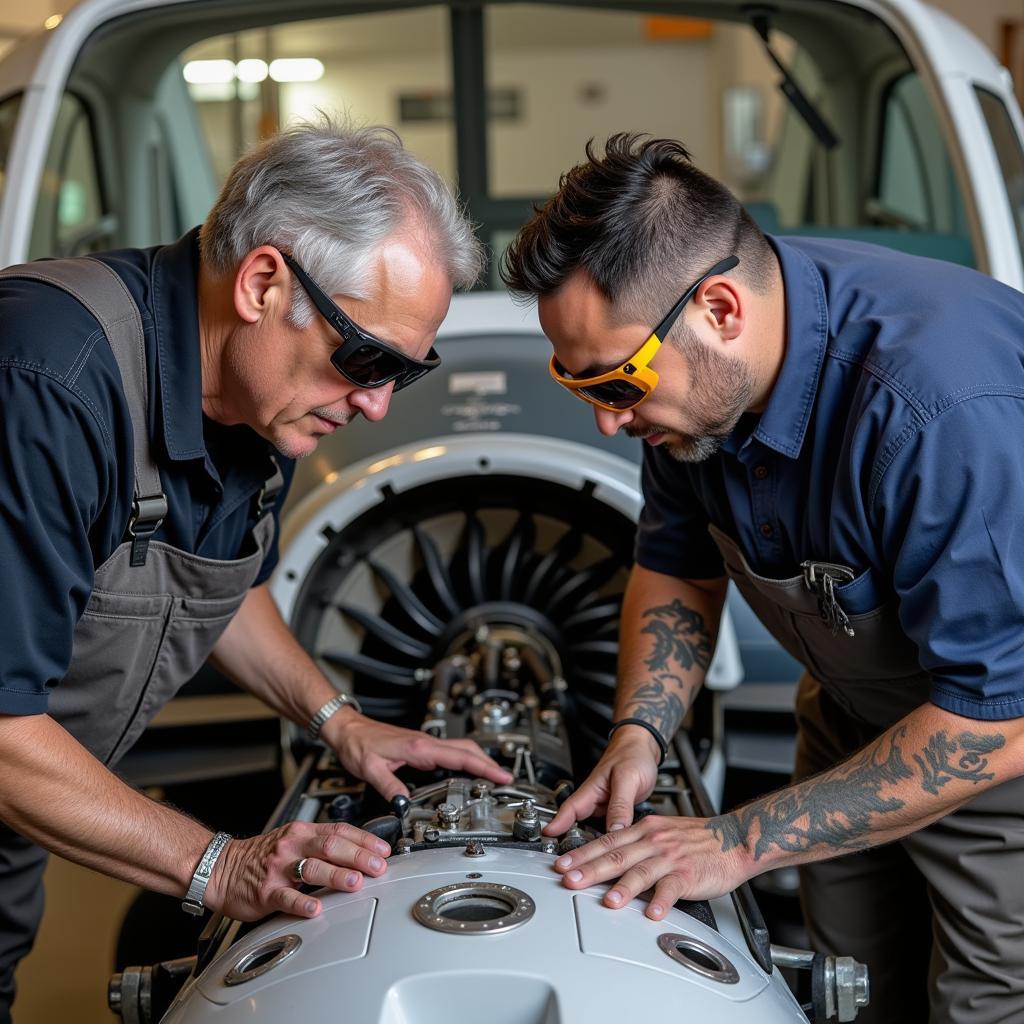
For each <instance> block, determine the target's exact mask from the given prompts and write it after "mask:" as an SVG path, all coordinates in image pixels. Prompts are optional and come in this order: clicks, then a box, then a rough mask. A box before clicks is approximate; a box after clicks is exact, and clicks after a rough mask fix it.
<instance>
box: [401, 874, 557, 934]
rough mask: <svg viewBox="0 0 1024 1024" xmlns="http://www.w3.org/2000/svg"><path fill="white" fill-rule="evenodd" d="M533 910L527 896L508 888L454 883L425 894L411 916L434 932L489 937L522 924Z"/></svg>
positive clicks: (534, 908)
mask: <svg viewBox="0 0 1024 1024" xmlns="http://www.w3.org/2000/svg"><path fill="white" fill-rule="evenodd" d="M536 909H537V907H536V904H535V903H534V902H533V900H532V899H531V898H530V896H528V895H527V894H526V893H525V892H523V890H522V889H515V888H513V887H512V886H511V885H499V884H498V883H496V882H454V883H453V884H451V885H442V886H441V887H440V888H439V889H432V890H431V891H430V892H428V893H425V894H424V895H423V896H421V897H420V898H419V899H418V900H417V901H416V904H415V906H414V907H413V908H412V913H413V917H415V918H416V920H417V921H419V923H420V924H422V925H424V926H425V927H427V928H432V929H433V930H434V931H438V932H446V933H448V934H449V935H491V934H494V933H495V932H507V931H509V930H511V929H512V928H518V927H519V926H520V925H522V924H526V922H527V921H529V920H530V918H531V917H533V915H534V912H535V911H536Z"/></svg>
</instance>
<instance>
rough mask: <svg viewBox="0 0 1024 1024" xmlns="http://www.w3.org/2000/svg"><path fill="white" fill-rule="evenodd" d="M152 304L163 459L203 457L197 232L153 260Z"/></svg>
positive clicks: (194, 229)
mask: <svg viewBox="0 0 1024 1024" xmlns="http://www.w3.org/2000/svg"><path fill="white" fill-rule="evenodd" d="M150 276H151V280H150V287H151V289H152V290H151V295H152V298H151V302H152V309H153V320H154V329H155V333H156V349H157V365H158V366H159V368H160V409H161V412H162V414H163V415H162V420H163V423H162V426H163V436H164V444H165V447H166V450H167V455H168V456H169V457H170V458H171V459H174V460H176V461H180V460H183V459H202V458H205V456H206V444H205V442H204V440H203V394H202V391H203V385H202V368H201V367H202V364H201V360H200V350H199V299H198V294H199V228H193V229H192V230H191V231H189V232H188V233H187V234H185V235H183V236H182V237H181V238H179V239H178V241H177V242H174V243H173V244H171V245H165V246H163V247H162V248H161V249H159V250H158V251H157V253H156V255H155V256H154V258H153V263H152V270H151V272H150Z"/></svg>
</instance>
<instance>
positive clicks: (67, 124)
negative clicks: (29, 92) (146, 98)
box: [29, 93, 114, 259]
mask: <svg viewBox="0 0 1024 1024" xmlns="http://www.w3.org/2000/svg"><path fill="white" fill-rule="evenodd" d="M113 228H114V225H113V222H112V220H111V218H109V217H107V216H105V208H104V202H103V191H102V188H101V184H100V176H99V169H98V165H97V161H96V148H95V141H94V138H93V132H92V125H91V123H90V120H89V115H88V112H87V111H86V109H85V106H84V105H83V104H82V102H81V100H79V99H78V98H77V97H76V96H75V95H73V94H72V93H65V95H64V97H63V99H62V100H61V105H60V111H59V112H58V115H57V122H56V126H55V128H54V132H53V138H52V139H51V140H50V150H49V152H48V153H47V156H46V167H45V169H44V171H43V179H42V183H41V185H40V188H39V200H38V202H37V205H36V216H35V221H34V222H33V225H32V241H31V243H30V246H29V259H37V258H38V257H40V256H80V255H82V254H83V253H88V252H97V251H98V250H100V249H104V248H109V246H110V243H111V239H112V232H113Z"/></svg>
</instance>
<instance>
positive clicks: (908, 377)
mask: <svg viewBox="0 0 1024 1024" xmlns="http://www.w3.org/2000/svg"><path fill="white" fill-rule="evenodd" d="M770 241H771V242H772V244H773V246H774V248H775V250H776V252H777V253H778V256H779V260H780V263H781V266H782V275H783V281H784V284H785V295H786V316H787V324H786V327H787V338H786V351H785V357H784V360H783V365H782V369H781V372H780V375H779V378H778V381H777V383H776V386H775V388H774V389H773V391H772V393H771V396H770V399H769V401H768V404H767V406H766V408H765V410H764V412H763V413H762V414H760V415H759V416H758V415H753V414H747V415H745V416H744V417H743V418H742V419H741V420H740V423H739V424H738V425H737V427H736V429H735V431H734V432H733V433H732V435H731V436H730V437H729V438H728V440H727V441H726V443H725V444H724V445H723V447H722V450H721V451H720V452H719V453H718V454H717V455H715V456H713V457H712V458H711V459H709V460H707V461H706V462H704V463H697V464H687V463H681V462H676V461H674V460H673V459H672V458H671V456H669V455H668V454H667V452H665V451H664V450H663V449H662V448H661V447H655V448H651V447H650V446H646V447H645V451H644V467H643V491H644V498H645V502H646V503H645V506H644V510H643V513H642V515H641V521H640V529H639V534H638V539H637V561H638V562H639V563H640V564H641V565H643V566H645V567H646V568H649V569H652V570H655V571H657V572H662V573H666V574H669V575H673V576H677V577H681V578H694V579H698V578H699V579H708V578H711V577H717V576H721V575H722V574H723V571H724V569H723V564H722V559H721V556H720V554H719V551H718V548H717V547H716V546H715V544H714V542H713V541H712V539H711V537H710V536H709V534H708V531H707V525H708V523H709V522H710V523H714V524H715V525H716V526H718V527H719V528H720V529H722V530H723V531H724V532H725V533H727V534H728V535H729V536H731V537H732V538H733V539H734V540H736V541H737V542H738V543H739V545H740V547H741V548H742V550H743V552H744V554H745V555H746V557H747V560H748V561H749V563H750V565H751V568H752V569H753V570H754V571H755V572H757V573H758V574H760V575H763V576H767V577H771V578H775V579H780V578H786V577H793V576H797V575H799V574H800V568H799V566H800V563H801V562H802V561H804V560H805V559H817V560H822V561H830V562H840V563H842V564H844V565H847V566H849V567H851V568H852V569H853V570H854V572H855V573H856V578H855V579H854V580H853V581H852V582H851V583H848V584H846V585H845V586H843V587H837V588H836V595H837V597H838V599H839V602H840V604H841V605H842V607H843V608H844V609H845V610H846V612H847V613H848V614H858V613H863V612H868V611H871V610H873V609H875V608H878V607H880V606H881V605H882V604H884V603H886V602H887V601H892V600H894V601H896V602H898V608H899V618H900V623H901V625H902V628H903V630H904V632H905V633H906V634H907V636H908V637H910V639H911V640H913V641H914V643H915V644H916V646H917V650H918V656H919V659H920V663H921V666H922V668H923V669H925V670H926V671H928V672H929V673H930V674H931V676H932V680H933V686H932V692H931V700H932V702H933V703H934V704H936V705H938V706H939V707H941V708H945V709H946V710H948V711H951V712H953V713H955V714H958V715H963V716H965V717H968V718H975V719H993V720H995V719H1006V718H1015V717H1019V716H1022V715H1024V295H1022V294H1021V293H1019V292H1017V291H1014V290H1013V289H1011V288H1008V287H1006V286H1004V285H1002V284H999V283H998V282H996V281H993V280H991V279H990V278H987V277H985V276H984V275H981V274H978V273H975V272H974V271H972V270H967V269H964V268H962V267H958V266H954V265H952V264H949V263H943V262H939V261H935V260H927V259H921V258H917V257H911V256H906V255H903V254H901V253H897V252H893V251H891V250H888V249H882V248H877V247H875V246H871V245H865V244H862V243H857V242H843V241H831V240H829V241H826V240H812V239H805V238H784V239H782V238H773V239H771V240H770Z"/></svg>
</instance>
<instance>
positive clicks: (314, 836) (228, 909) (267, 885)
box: [204, 821, 391, 921]
mask: <svg viewBox="0 0 1024 1024" xmlns="http://www.w3.org/2000/svg"><path fill="white" fill-rule="evenodd" d="M390 852H391V847H390V846H388V844H387V843H386V842H384V840H383V839H378V838H377V837H376V836H374V835H371V834H370V833H369V832H364V831H363V830H362V829H360V828H356V827H355V826H354V825H341V824H339V825H312V824H309V823H308V822H304V821H292V822H289V823H288V824H287V825H282V826H281V827H280V828H275V829H274V830H273V832H267V833H266V834H265V835H260V836H253V838H251V839H234V840H232V841H231V842H230V843H228V845H227V847H226V848H225V850H224V852H223V853H222V854H221V856H220V859H219V860H218V861H217V863H216V865H215V867H214V869H213V874H212V875H211V877H210V884H209V886H208V887H207V889H206V896H205V898H204V903H205V904H206V905H207V906H208V907H211V908H212V909H213V910H219V911H221V912H222V913H224V914H227V915H228V917H232V918H234V919H235V920H237V921H257V920H259V918H261V917H265V916H266V915H267V914H270V913H273V912H275V911H283V912H284V913H286V914H292V915H294V916H295V917H316V915H317V914H319V913H320V900H318V899H317V898H316V897H315V896H309V895H307V894H306V893H302V892H300V891H299V890H298V888H296V887H297V886H298V885H299V884H300V883H301V882H304V883H306V884H307V885H313V886H317V887H322V888H326V889H338V890H340V891H342V892H355V891H356V890H357V889H359V888H360V887H361V886H362V884H363V876H364V875H370V876H371V877H375V876H377V875H382V874H384V871H385V868H386V867H387V864H386V862H385V860H384V858H385V857H387V856H388V854H389V853H390ZM300 861H301V862H302V877H301V879H299V878H297V877H296V873H295V871H296V867H297V865H298V864H299V862H300Z"/></svg>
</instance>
